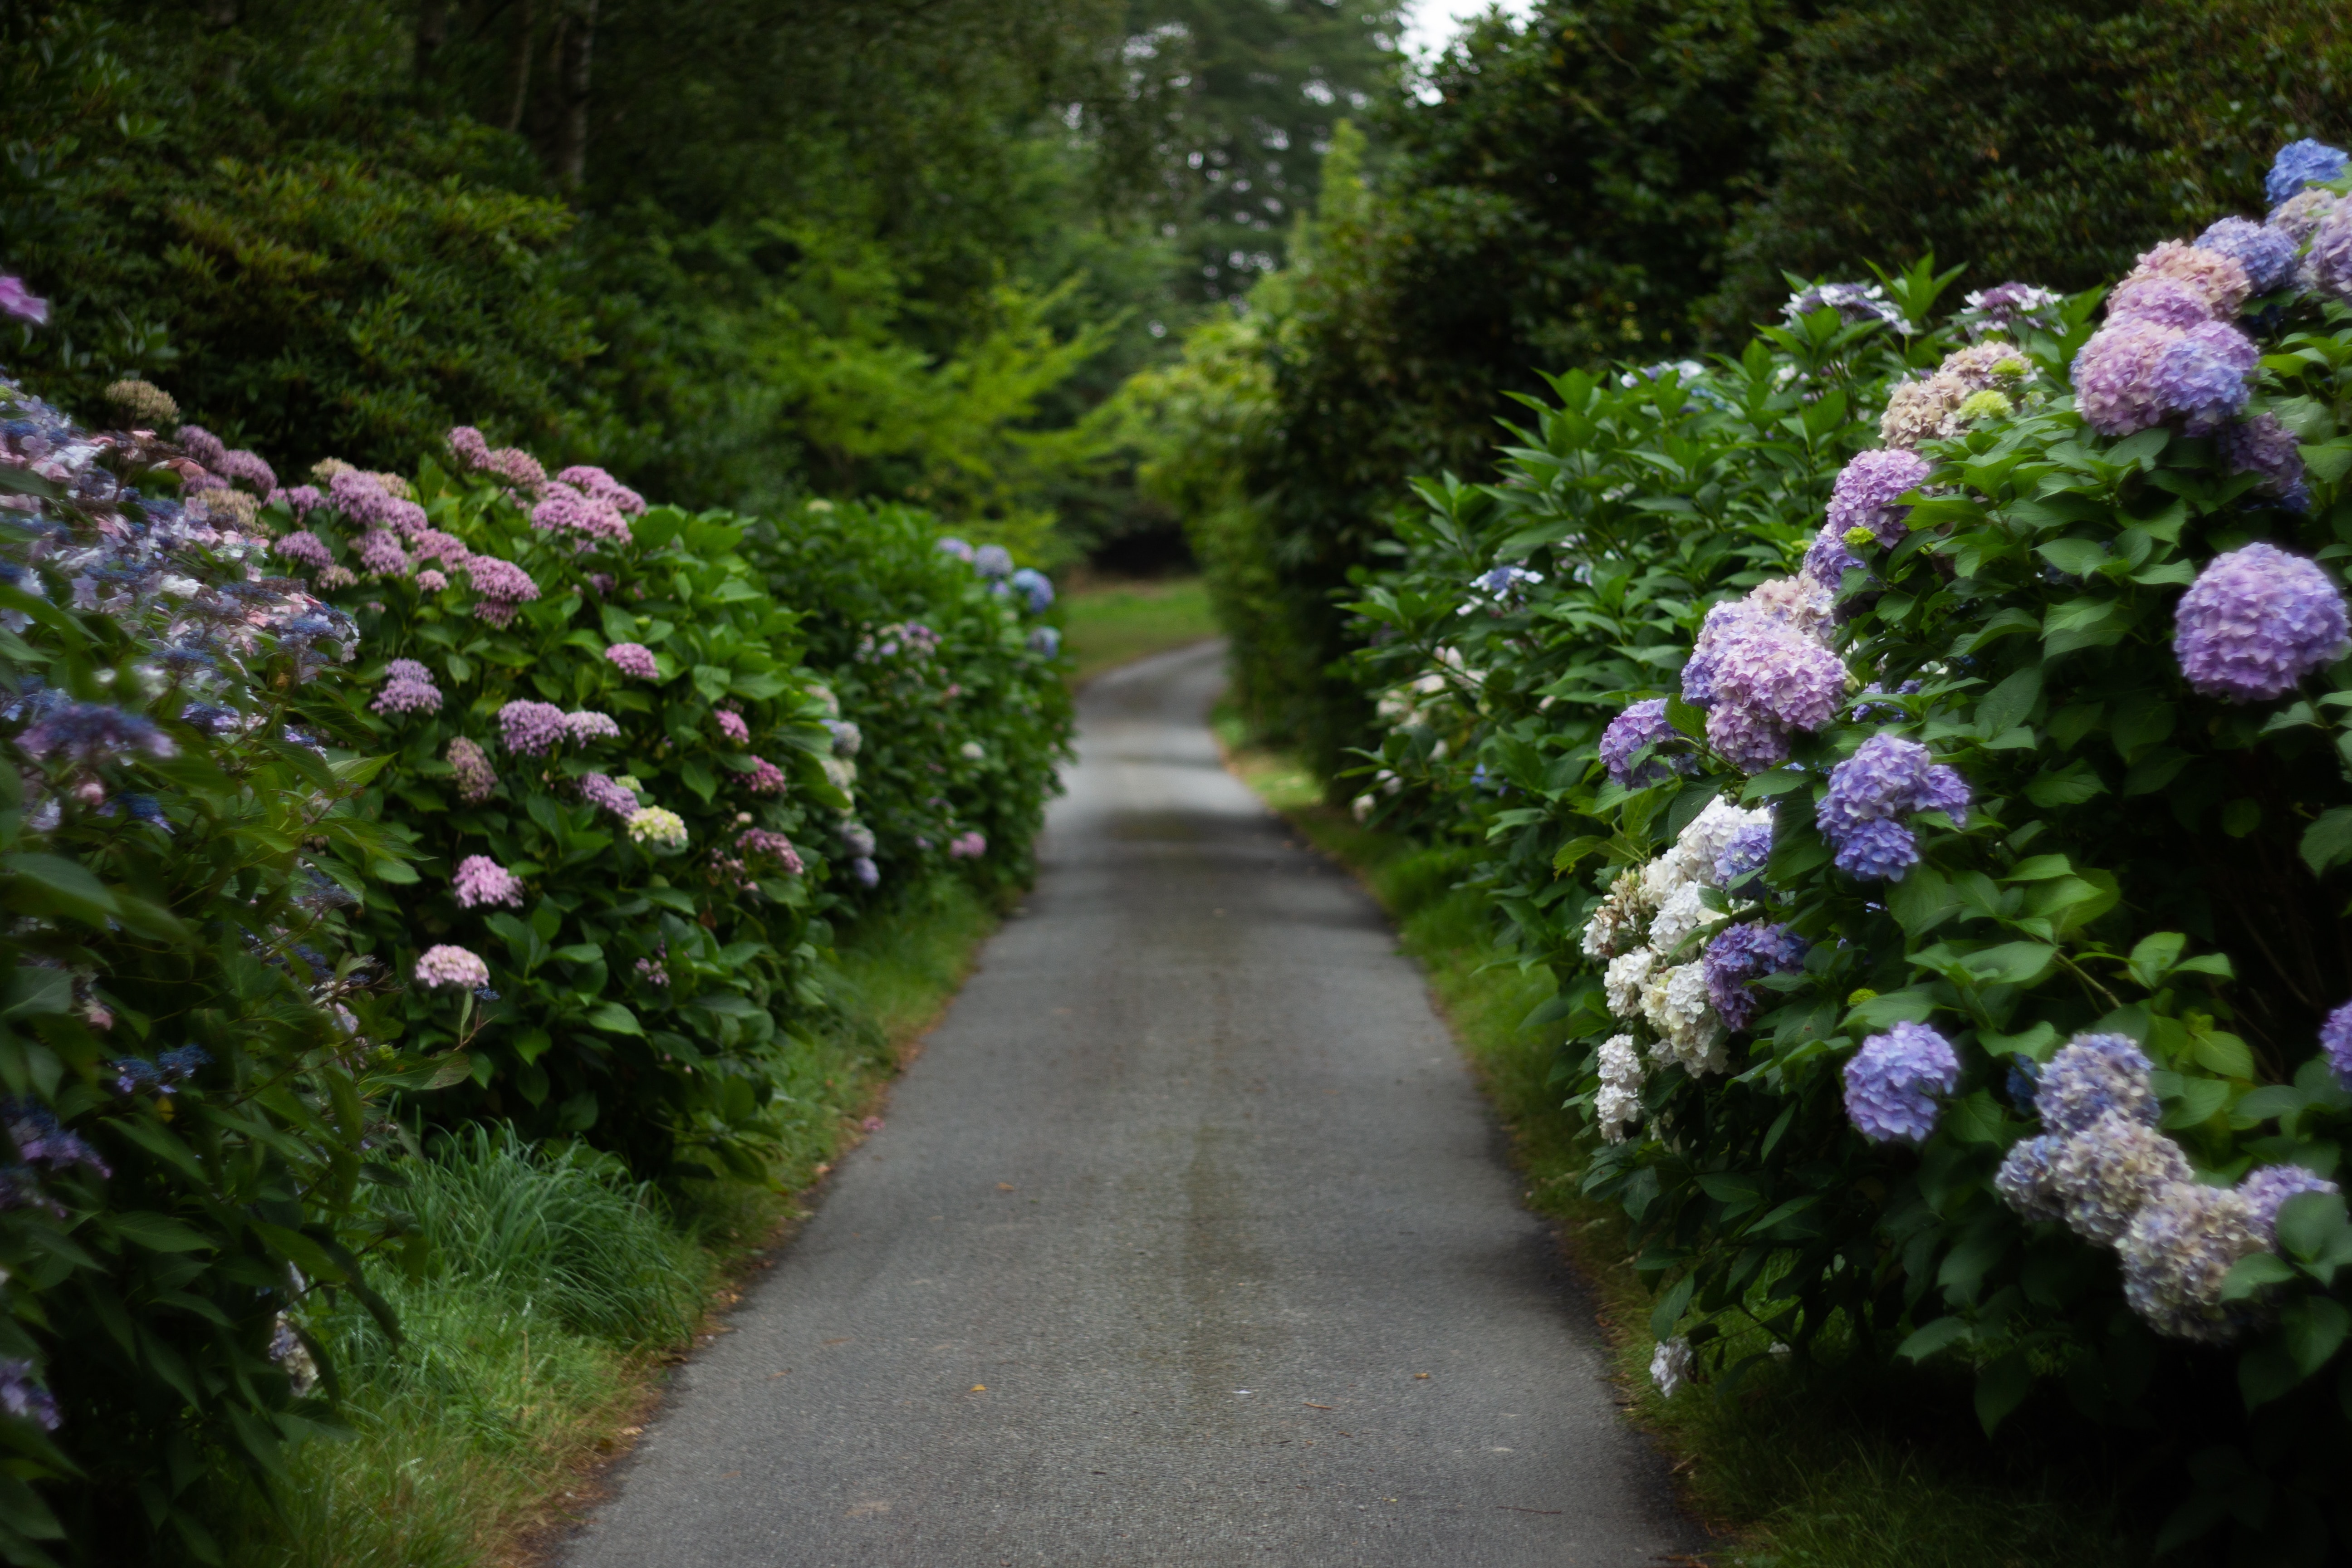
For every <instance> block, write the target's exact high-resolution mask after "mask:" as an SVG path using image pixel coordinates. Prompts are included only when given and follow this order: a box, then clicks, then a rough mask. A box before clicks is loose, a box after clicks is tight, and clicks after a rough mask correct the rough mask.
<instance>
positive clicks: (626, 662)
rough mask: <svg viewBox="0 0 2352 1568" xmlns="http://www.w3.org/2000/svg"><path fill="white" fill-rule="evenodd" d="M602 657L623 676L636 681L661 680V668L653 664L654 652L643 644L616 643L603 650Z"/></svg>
mask: <svg viewBox="0 0 2352 1568" xmlns="http://www.w3.org/2000/svg"><path fill="white" fill-rule="evenodd" d="M604 657H605V658H607V659H609V660H611V661H612V665H613V668H614V669H617V670H619V671H620V672H621V673H622V674H623V675H625V676H629V677H631V678H633V679H637V680H658V679H661V667H660V666H659V665H657V664H656V663H655V662H654V650H653V649H651V648H649V647H646V645H645V644H643V643H634V642H616V643H614V645H613V646H612V647H608V648H606V649H605V650H604Z"/></svg>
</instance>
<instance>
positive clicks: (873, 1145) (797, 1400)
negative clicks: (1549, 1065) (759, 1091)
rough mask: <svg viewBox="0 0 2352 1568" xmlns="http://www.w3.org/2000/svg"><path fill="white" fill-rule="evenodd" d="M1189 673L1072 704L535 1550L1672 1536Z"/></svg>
mask: <svg viewBox="0 0 2352 1568" xmlns="http://www.w3.org/2000/svg"><path fill="white" fill-rule="evenodd" d="M1218 671H1219V655H1218V652H1217V650H1216V649H1215V648H1214V647H1203V648H1197V649H1191V650H1185V651H1181V652H1178V653H1173V654H1168V655H1163V656H1160V657H1159V658H1153V659H1150V660H1147V661H1145V662H1144V663H1141V664H1139V665H1134V666H1130V667H1129V668H1127V669H1124V670H1121V671H1118V672H1116V673H1114V674H1111V675H1109V676H1106V677H1104V678H1103V679H1100V680H1097V682H1095V683H1094V684H1093V685H1092V686H1091V687H1090V688H1089V689H1088V690H1087V696H1086V698H1085V700H1084V701H1083V702H1082V704H1081V711H1082V725H1081V730H1080V737H1081V739H1080V750H1081V754H1082V756H1081V761H1080V763H1079V764H1078V766H1077V767H1076V769H1075V770H1073V772H1072V773H1071V774H1070V775H1069V784H1070V793H1069V795H1068V796H1067V797H1066V798H1065V799H1063V800H1062V801H1060V802H1058V803H1057V804H1056V805H1055V809H1054V813H1053V816H1052V817H1051V820H1050V823H1049V825H1048V829H1047V834H1046V837H1045V844H1044V847H1043V850H1044V869H1043V873H1042V875H1041V877H1040V878H1039V880H1038V884H1037V887H1036V889H1035V891H1034V894H1033V895H1032V896H1031V898H1030V900H1029V902H1028V907H1027V912H1026V914H1025V915H1024V916H1023V917H1022V918H1019V919H1016V920H1013V921H1010V922H1009V923H1008V924H1007V925H1006V926H1005V928H1004V929H1003V931H1002V932H1001V933H1000V934H999V935H998V936H997V937H996V938H995V939H994V940H993V941H992V942H990V944H989V946H988V948H987V950H986V952H985V954H984V957H983V962H982V967H981V969H980V971H979V973H977V974H975V975H974V976H973V977H972V980H971V984H969V985H968V986H967V987H966V988H965V990H964V992H963V994H962V995H961V997H960V998H959V999H958V1000H957V1002H956V1004H955V1005H954V1007H953V1009H952V1010H951V1011H950V1013H949V1015H948V1016H947V1019H946V1021H945V1022H944V1023H942V1024H941V1025H940V1027H939V1029H938V1030H937V1031H936V1032H935V1033H934V1034H933V1035H932V1036H931V1037H930V1041H929V1047H928V1048H927V1049H926V1050H925V1052H924V1054H923V1056H922V1057H921V1058H920V1059H919V1061H918V1062H917V1063H916V1064H915V1066H914V1068H912V1070H910V1071H909V1072H908V1074H907V1076H906V1078H905V1079H904V1080H902V1081H901V1083H900V1084H899V1085H898V1089H896V1091H895V1092H894V1094H893V1097H892V1101H891V1104H890V1108H889V1111H888V1125H887V1127H886V1128H885V1129H884V1130H883V1131H880V1132H878V1133H877V1134H875V1135H874V1136H873V1137H872V1138H870V1139H869V1140H867V1142H866V1144H865V1145H864V1147H862V1148H861V1149H859V1150H858V1151H857V1152H856V1153H855V1154H854V1155H852V1156H851V1157H850V1158H849V1159H848V1160H847V1161H846V1162H845V1163H844V1165H843V1167H842V1169H841V1171H840V1173H838V1174H837V1175H836V1176H835V1179H834V1186H833V1190H832V1191H831V1192H830V1193H829V1194H827V1195H826V1197H825V1200H824V1205H823V1207H822V1209H821V1210H820V1211H819V1213H818V1215H817V1216H816V1218H815V1219H814V1221H813V1222H812V1223H811V1224H810V1225H809V1226H808V1227H807V1228H806V1229H805V1230H804V1231H803V1233H802V1235H801V1236H800V1237H799V1238H798V1239H797V1240H796V1241H795V1242H794V1243H793V1246H792V1247H791V1248H790V1250H789V1251H788V1252H787V1253H786V1254H785V1255H784V1256H783V1257H782V1259H781V1260H780V1262H779V1263H778V1265H777V1267H776V1268H774V1270H773V1271H772V1273H770V1274H769V1275H768V1276H767V1278H766V1279H765V1280H764V1281H763V1283H762V1284H761V1287H760V1289H758V1290H757V1291H756V1292H755V1293H754V1294H753V1295H752V1296H751V1298H750V1299H749V1300H747V1301H746V1303H745V1304H744V1305H743V1306H742V1307H741V1308H740V1309H739V1310H737V1311H736V1313H735V1314H734V1316H733V1318H732V1320H731V1321H732V1322H733V1324H734V1328H735V1331H734V1332H732V1333H730V1334H728V1335H726V1336H725V1337H724V1338H722V1339H720V1340H719V1341H718V1342H716V1343H715V1344H713V1345H712V1346H711V1348H710V1349H709V1350H708V1351H706V1352H702V1353H701V1354H700V1355H698V1356H697V1357H696V1358H695V1359H694V1360H693V1362H692V1363H689V1364H688V1366H687V1367H686V1368H684V1369H683V1370H682V1371H681V1373H679V1375H678V1378H677V1385H676V1389H675V1392H674V1394H672V1396H671V1397H670V1399H669V1400H668V1402H667V1405H666V1406H665V1408H664V1410H663V1412H662V1414H661V1415H660V1418H659V1419H658V1420H657V1422H656V1424H655V1425H654V1426H652V1427H651V1428H650V1429H649V1430H648V1431H647V1433H646V1436H645V1438H644V1439H643V1441H642V1443H641V1445H640V1447H639V1448H638V1451H637V1453H636V1454H635V1457H634V1458H632V1459H631V1460H630V1461H629V1464H628V1467H627V1468H626V1470H625V1472H624V1473H623V1475H622V1476H621V1477H620V1483H621V1491H620V1495H619V1496H618V1498H617V1499H616V1500H614V1501H613V1502H612V1503H611V1504H609V1505H607V1506H606V1507H605V1508H604V1510H602V1511H601V1512H600V1513H599V1514H598V1516H597V1517H596V1518H595V1519H594V1521H593V1522H592V1523H591V1525H590V1526H589V1528H588V1530H587V1531H586V1532H585V1534H584V1535H583V1537H582V1539H581V1540H580V1541H579V1542H577V1543H576V1544H575V1546H574V1547H573V1548H572V1553H571V1555H570V1557H569V1559H568V1562H569V1563H570V1564H571V1565H572V1568H739V1565H740V1568H750V1565H753V1564H757V1565H761V1568H768V1565H778V1568H782V1565H786V1564H789V1565H792V1568H852V1565H866V1564H883V1563H888V1564H908V1565H920V1568H991V1565H1001V1564H1016V1563H1017V1564H1023V1565H1027V1564H1032V1563H1045V1564H1053V1565H1056V1568H1060V1565H1064V1564H1069V1565H1076V1564H1098V1563H1099V1564H1116V1565H1118V1568H1159V1565H1173V1564H1183V1565H1187V1568H1190V1565H1194V1564H1198V1565H1202V1568H1209V1565H1215V1568H1228V1565H1233V1564H1244V1563H1248V1564H1256V1563H1265V1564H1278V1565H1283V1568H1294V1565H1295V1568H1310V1565H1311V1568H1322V1565H1324V1564H1342V1563H1380V1564H1396V1565H1399V1568H1404V1565H1411V1568H1488V1565H1494V1568H1506V1565H1508V1568H1520V1565H1530V1568H1531V1565H1535V1564H1543V1565H1545V1568H1568V1565H1571V1564H1598V1565H1603V1568H1638V1565H1642V1564H1646V1563H1651V1562H1653V1561H1654V1559H1655V1558H1656V1557H1658V1556H1659V1555H1661V1554H1667V1553H1674V1552H1685V1551H1689V1550H1691V1549H1692V1548H1693V1547H1694V1546H1695V1545H1696V1544H1697V1543H1698V1538H1697V1537H1696V1532H1695V1531H1693V1530H1692V1529H1691V1528H1690V1527H1689V1526H1688V1525H1687V1524H1685V1523H1684V1522H1682V1521H1679V1520H1677V1518H1676V1517H1675V1513H1674V1510H1673V1507H1672V1504H1671V1502H1670V1500H1669V1499H1668V1496H1667V1492H1666V1488H1665V1484H1664V1476H1663V1474H1662V1467H1660V1466H1659V1465H1658V1464H1657V1463H1656V1462H1655V1460H1654V1458H1653V1457H1652V1456H1651V1455H1650V1454H1649V1453H1648V1452H1647V1451H1646V1450H1645V1449H1644V1448H1643V1446H1642V1444H1641V1443H1640V1441H1639V1440H1638V1439H1637V1438H1636V1437H1634V1436H1633V1435H1632V1434H1631V1433H1630V1432H1629V1431H1628V1430H1627V1429H1626V1428H1625V1427H1624V1426H1623V1425H1622V1423H1621V1421H1620V1420H1619V1419H1618V1416H1617V1413H1616V1410H1615V1407H1614V1406H1613V1405H1612V1403H1611V1401H1610V1396H1609V1389H1608V1386H1607V1384H1605V1383H1604V1382H1603V1381H1602V1380H1603V1375H1604V1366H1603V1362H1602V1358H1601V1352H1600V1350H1599V1347H1598V1345H1597V1342H1596V1337H1595V1334H1594V1331H1592V1329H1591V1324H1590V1321H1589V1314H1588V1312H1587V1310H1584V1309H1583V1308H1582V1307H1581V1306H1580V1303H1579V1300H1578V1299H1577V1296H1576V1294H1575V1291H1574V1289H1573V1287H1572V1285H1571V1284H1570V1281H1569V1280H1568V1279H1566V1278H1564V1276H1563V1274H1562V1272H1561V1269H1560V1268H1559V1264H1558V1262H1557V1260H1556V1253H1555V1249H1554V1247H1553V1244H1552V1240H1551V1237H1550V1236H1549V1232H1548V1231H1547V1229H1546V1228H1545V1226H1543V1225H1542V1224H1541V1223H1540V1222H1539V1221H1538V1220H1537V1219H1536V1218H1534V1217H1533V1216H1531V1215H1528V1213H1527V1212H1526V1211H1524V1210H1523V1209H1521V1208H1520V1207H1519V1206H1518V1204H1517V1189H1516V1187H1515V1186H1514V1184H1513V1181H1512V1177H1511V1175H1510V1173H1509V1172H1508V1170H1507V1168H1506V1166H1505V1164H1504V1163H1503V1148H1502V1144H1501V1141H1500V1139H1499V1137H1498V1135H1497V1133H1496V1131H1495V1128H1494V1124H1493V1123H1492V1121H1490V1120H1489V1118H1488V1115H1487V1113H1486V1109H1485V1107H1484V1106H1483V1104H1482V1102H1481V1101H1480V1100H1479V1098H1478V1095H1477V1093H1476V1091H1475V1089H1474V1088H1473V1087H1472V1085H1471V1082H1470V1080H1469V1079H1468V1077H1467V1075H1466V1074H1465V1071H1464V1069H1463V1068H1462V1066H1461V1064H1460V1062H1459V1060H1458V1059H1457V1058H1456V1056H1455V1054H1454V1047H1453V1046H1452V1044H1451V1043H1450V1041H1449V1039H1448V1037H1447V1036H1446V1033H1445V1031H1444V1026H1442V1025H1440V1024H1439V1022H1438V1021H1437V1019H1436V1018H1435V1017H1434V1016H1433V1015H1432V1013H1431V1011H1430V1006H1429V1003H1428V1001H1427V999H1426V996H1425V995H1424V993H1423V986H1422V981H1421V978H1420V975H1419V973H1417V972H1416V971H1415V970H1414V969H1413V967H1412V965H1411V964H1410V963H1408V962H1407V961H1406V960H1404V959H1402V958H1401V957H1399V956H1397V955H1396V953H1395V952H1394V948H1393V942H1392V940H1391V935H1390V932H1389V931H1388V930H1387V928H1386V927H1385V925H1384V924H1383V923H1382V921H1381V916H1380V913H1379V911H1378V910H1377V909H1376V908H1375V907H1374V906H1373V905H1372V904H1371V903H1370V900H1367V899H1366V898H1365V896H1364V895H1363V893H1362V892H1361V891H1360V889H1358V888H1357V887H1355V886H1354V884H1353V883H1352V882H1350V881H1349V880H1348V879H1346V878H1345V877H1344V876H1343V875H1341V874H1340V873H1339V872H1337V871H1335V870H1334V869H1333V868H1330V867H1329V866H1328V865H1327V864H1325V863H1323V862H1321V861H1319V860H1318V859H1317V858H1315V857H1314V856H1312V855H1310V854H1309V853H1307V851H1306V850H1304V849H1302V848H1295V847H1292V846H1291V845H1290V844H1289V843H1287V842H1286V840H1285V837H1284V829H1283V826H1282V825H1281V823H1280V822H1279V821H1278V820H1276V818H1274V817H1273V816H1270V815H1268V814H1267V813H1266V812H1265V810H1264V808H1262V807H1261V806H1260V805H1258V804H1257V802H1256V800H1255V798H1254V797H1253V796H1252V795H1250V794H1249V792H1248V791H1246V790H1245V789H1244V788H1243V787H1242V785H1241V784H1238V783H1236V782H1235V781H1234V779H1233V778H1232V777H1231V776H1229V775H1228V774H1226V773H1224V772H1223V770H1222V769H1221V768H1220V767H1219V766H1218V763H1217V756H1216V752H1215V749H1214V747H1213V744H1212V742H1211V741H1210V738H1209V735H1208V732H1207V731H1206V729H1205V728H1204V727H1203V724H1202V716H1203V714H1204V712H1205V710H1206V709H1207V706H1208V703H1209V700H1210V699H1211V697H1212V696H1213V693H1214V691H1215V689H1216V687H1217V683H1218V679H1219V673H1218ZM1424 1373H1425V1374H1426V1375H1425V1376H1424V1375H1423V1374H1424Z"/></svg>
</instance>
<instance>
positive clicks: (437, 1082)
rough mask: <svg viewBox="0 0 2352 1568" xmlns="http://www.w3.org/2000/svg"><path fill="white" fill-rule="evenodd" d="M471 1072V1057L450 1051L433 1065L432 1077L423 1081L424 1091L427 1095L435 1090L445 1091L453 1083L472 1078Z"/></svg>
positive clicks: (472, 1067)
mask: <svg viewBox="0 0 2352 1568" xmlns="http://www.w3.org/2000/svg"><path fill="white" fill-rule="evenodd" d="M473 1072H474V1060H473V1058H471V1057H469V1056H467V1054H466V1053H465V1052H463V1051H451V1052H450V1053H449V1054H448V1055H447V1056H446V1057H443V1058H440V1059H439V1060H437V1061H436V1062H435V1063H434V1064H433V1076H432V1077H430V1078H428V1079H425V1090H426V1091H427V1092H428V1093H429V1092H430V1091H432V1090H434V1089H447V1088H448V1087H449V1086H450V1085H451V1084H453V1083H459V1082H462V1081H464V1080H465V1079H468V1078H470V1077H472V1076H473Z"/></svg>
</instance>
